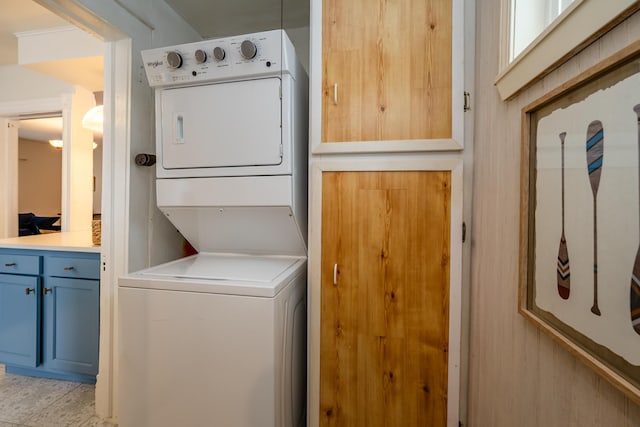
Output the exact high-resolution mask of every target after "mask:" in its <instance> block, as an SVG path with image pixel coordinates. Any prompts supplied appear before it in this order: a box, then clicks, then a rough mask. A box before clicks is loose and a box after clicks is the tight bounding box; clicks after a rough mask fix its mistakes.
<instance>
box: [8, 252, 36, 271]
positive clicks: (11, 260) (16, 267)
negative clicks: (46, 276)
mask: <svg viewBox="0 0 640 427" xmlns="http://www.w3.org/2000/svg"><path fill="white" fill-rule="evenodd" d="M0 273H11V274H30V275H34V276H35V275H38V274H40V257H39V256H37V255H13V254H0Z"/></svg>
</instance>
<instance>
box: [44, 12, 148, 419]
mask: <svg viewBox="0 0 640 427" xmlns="http://www.w3.org/2000/svg"><path fill="white" fill-rule="evenodd" d="M34 1H35V2H36V3H38V4H40V5H42V6H43V7H45V8H47V9H49V10H50V11H52V12H53V13H55V14H57V15H59V16H61V17H63V18H65V19H67V20H68V21H69V22H70V23H72V24H73V25H75V26H77V27H79V28H81V29H84V30H85V31H88V32H89V33H91V34H93V35H95V36H97V37H98V38H101V39H102V40H103V41H105V44H106V47H105V55H104V77H105V82H104V106H105V110H104V111H105V113H104V114H105V121H104V123H105V127H104V132H103V159H102V173H103V181H102V241H101V270H100V355H99V372H98V376H97V381H96V400H95V408H96V414H97V415H98V416H100V417H102V418H106V419H117V414H118V408H117V402H118V399H117V389H118V387H117V378H118V365H117V354H118V348H117V343H118V337H117V330H118V329H117V315H116V314H117V279H118V277H119V276H122V275H124V274H125V273H126V272H127V271H128V259H129V253H128V242H129V172H130V171H129V166H130V162H129V152H130V140H131V139H130V136H131V132H130V130H131V124H130V123H131V74H132V70H131V67H132V65H131V64H132V61H131V55H132V38H133V37H136V38H138V39H142V40H146V38H149V35H150V31H151V29H150V28H149V27H148V26H145V25H144V23H142V22H140V21H139V20H138V19H136V18H135V17H134V16H132V15H131V14H130V13H129V12H128V11H126V10H125V9H123V8H122V7H120V6H119V5H118V3H116V2H103V1H97V2H94V1H89V0H83V1H80V0H34ZM86 4H91V6H90V8H89V7H87V5H86ZM110 22H111V23H110ZM114 22H117V25H118V26H122V27H124V28H126V30H125V29H121V28H118V27H116V26H115V25H116V24H113V23H114ZM143 43H144V42H143Z"/></svg>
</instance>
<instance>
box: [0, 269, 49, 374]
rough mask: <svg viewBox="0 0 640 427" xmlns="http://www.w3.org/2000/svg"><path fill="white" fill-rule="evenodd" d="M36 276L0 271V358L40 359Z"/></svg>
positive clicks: (30, 364) (32, 362) (22, 363)
mask: <svg viewBox="0 0 640 427" xmlns="http://www.w3.org/2000/svg"><path fill="white" fill-rule="evenodd" d="M39 284H40V278H39V277H35V276H18V275H10V274H0V362H2V363H10V364H15V365H20V366H28V367H36V366H37V365H38V364H39V362H40V286H39Z"/></svg>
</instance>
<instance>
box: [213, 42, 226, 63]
mask: <svg viewBox="0 0 640 427" xmlns="http://www.w3.org/2000/svg"><path fill="white" fill-rule="evenodd" d="M213 57H214V58H216V60H217V61H222V60H223V59H224V57H225V52H224V49H223V48H221V47H220V46H218V47H216V48H214V49H213Z"/></svg>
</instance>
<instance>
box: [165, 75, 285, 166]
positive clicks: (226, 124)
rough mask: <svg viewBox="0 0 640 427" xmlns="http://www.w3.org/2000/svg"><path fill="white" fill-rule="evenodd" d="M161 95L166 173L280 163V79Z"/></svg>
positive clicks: (190, 88)
mask: <svg viewBox="0 0 640 427" xmlns="http://www.w3.org/2000/svg"><path fill="white" fill-rule="evenodd" d="M160 96H161V107H160V108H161V120H162V123H161V126H160V127H161V131H162V141H161V144H162V150H163V152H162V165H163V167H164V168H165V169H186V168H218V167H235V166H271V165H278V164H280V163H281V162H282V128H281V99H280V79H279V78H268V79H259V80H247V81H237V82H229V83H218V84H211V85H205V86H192V87H186V88H177V89H167V90H163V91H161V92H160Z"/></svg>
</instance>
